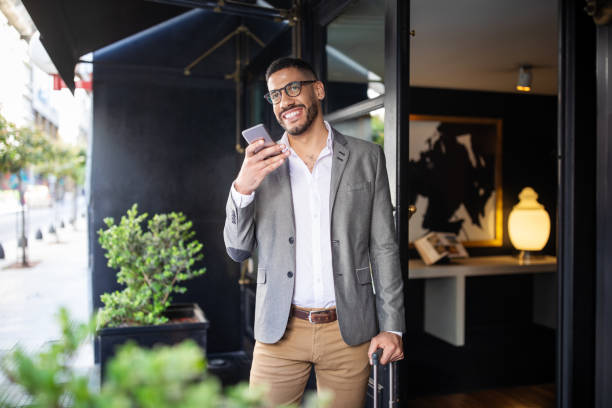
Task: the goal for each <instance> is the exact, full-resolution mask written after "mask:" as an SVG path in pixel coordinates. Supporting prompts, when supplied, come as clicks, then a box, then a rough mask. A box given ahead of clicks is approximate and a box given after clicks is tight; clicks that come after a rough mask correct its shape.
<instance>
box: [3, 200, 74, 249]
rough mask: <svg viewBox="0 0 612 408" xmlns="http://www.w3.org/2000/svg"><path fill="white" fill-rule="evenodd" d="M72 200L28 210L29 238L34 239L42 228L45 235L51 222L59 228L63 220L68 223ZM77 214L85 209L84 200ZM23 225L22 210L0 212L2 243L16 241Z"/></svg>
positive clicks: (27, 231)
mask: <svg viewBox="0 0 612 408" xmlns="http://www.w3.org/2000/svg"><path fill="white" fill-rule="evenodd" d="M72 206H73V203H72V200H64V202H63V203H61V202H59V203H55V205H54V206H53V207H44V208H33V209H31V210H26V233H27V236H28V239H29V240H31V239H34V237H35V234H36V231H37V230H38V229H39V228H40V230H41V231H42V233H43V235H46V234H48V233H49V227H50V226H51V224H53V225H55V227H56V228H59V226H60V223H61V221H64V224H66V225H68V222H69V221H70V219H71V218H72V214H73V209H72ZM78 207H79V208H78V211H77V216H80V215H81V213H82V212H83V211H84V206H83V201H82V200H80V201H79V206H78ZM20 226H21V212H10V213H0V243H1V244H2V245H6V244H7V243H8V242H16V241H17V238H18V236H17V235H18V231H19V230H20Z"/></svg>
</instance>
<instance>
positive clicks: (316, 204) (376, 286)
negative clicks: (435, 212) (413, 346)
mask: <svg viewBox="0 0 612 408" xmlns="http://www.w3.org/2000/svg"><path fill="white" fill-rule="evenodd" d="M266 80H267V84H268V90H269V92H268V94H266V99H267V100H268V102H270V103H271V104H272V106H273V109H274V114H275V116H276V119H277V120H278V123H280V125H281V126H282V127H283V128H284V129H285V130H286V132H285V134H284V135H283V137H282V138H281V140H280V142H279V143H277V145H276V146H270V147H266V148H262V146H263V141H259V142H255V143H252V144H251V145H249V146H248V147H247V149H246V155H245V159H244V162H243V164H242V168H241V169H240V173H239V174H238V177H237V178H236V179H235V181H234V183H233V185H232V187H231V192H230V197H229V199H228V202H227V219H226V222H225V228H224V239H225V245H226V247H227V251H228V253H229V255H230V257H232V259H234V260H235V261H239V262H240V261H244V260H245V259H247V258H248V257H249V256H251V253H252V251H253V250H254V249H255V247H257V249H258V260H259V265H258V269H257V297H256V304H255V339H256V344H255V349H254V351H253V364H252V367H251V377H250V383H251V385H252V386H253V385H260V384H265V385H266V386H267V388H268V394H267V398H268V402H269V403H271V404H275V405H276V404H288V403H296V402H299V401H300V399H301V397H302V394H303V392H304V387H305V385H306V382H307V380H308V376H309V373H310V368H311V365H314V367H315V372H316V376H317V386H318V388H319V389H328V390H331V391H333V393H334V403H333V406H334V407H351V408H354V407H360V406H363V403H364V400H365V393H366V389H367V381H368V376H369V364H368V361H369V360H370V361H371V355H372V353H373V352H374V351H376V349H378V348H382V349H383V354H382V357H381V363H382V364H386V363H387V362H389V361H396V360H399V359H402V358H403V349H402V339H401V335H402V333H401V332H402V331H404V304H403V285H402V277H401V272H400V263H399V254H398V247H397V243H396V241H395V230H394V224H393V217H392V206H391V200H390V193H389V183H388V180H387V172H386V168H385V159H384V155H383V152H382V149H381V148H380V147H379V146H377V145H374V144H372V143H369V142H365V141H362V140H359V139H355V138H351V137H348V136H344V135H342V134H340V133H339V132H338V131H336V130H334V129H332V128H331V127H330V126H329V124H328V123H326V122H325V121H324V120H323V115H322V112H321V100H323V98H324V97H325V89H324V86H323V83H322V82H321V81H319V80H318V79H317V77H316V74H315V73H314V71H313V69H312V67H311V66H310V65H309V64H308V63H306V62H304V61H302V60H300V59H295V58H281V59H278V60H276V61H274V62H273V63H272V64H271V65H270V66H269V67H268V70H267V71H266Z"/></svg>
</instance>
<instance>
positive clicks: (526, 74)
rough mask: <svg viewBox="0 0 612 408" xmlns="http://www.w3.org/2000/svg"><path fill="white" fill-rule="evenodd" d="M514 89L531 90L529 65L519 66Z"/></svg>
mask: <svg viewBox="0 0 612 408" xmlns="http://www.w3.org/2000/svg"><path fill="white" fill-rule="evenodd" d="M516 90H517V91H521V92H529V91H531V65H521V66H520V68H519V75H518V81H517V83H516Z"/></svg>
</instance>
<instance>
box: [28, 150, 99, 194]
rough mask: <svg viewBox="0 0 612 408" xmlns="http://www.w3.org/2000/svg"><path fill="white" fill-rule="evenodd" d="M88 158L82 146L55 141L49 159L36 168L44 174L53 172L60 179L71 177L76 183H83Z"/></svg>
mask: <svg viewBox="0 0 612 408" xmlns="http://www.w3.org/2000/svg"><path fill="white" fill-rule="evenodd" d="M86 158H87V154H86V152H85V150H84V149H82V148H78V147H73V146H67V145H64V144H61V143H54V144H51V146H50V148H49V154H48V160H46V161H45V162H43V163H40V164H39V165H38V166H36V170H37V172H38V173H40V174H43V175H49V174H53V175H54V176H56V177H57V178H58V179H70V180H72V182H73V183H74V184H76V185H83V184H84V183H85V161H86Z"/></svg>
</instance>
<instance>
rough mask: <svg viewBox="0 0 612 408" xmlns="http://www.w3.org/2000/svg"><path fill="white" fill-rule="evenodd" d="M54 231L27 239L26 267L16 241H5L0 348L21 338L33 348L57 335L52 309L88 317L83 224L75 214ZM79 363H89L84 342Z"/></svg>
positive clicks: (0, 284)
mask: <svg viewBox="0 0 612 408" xmlns="http://www.w3.org/2000/svg"><path fill="white" fill-rule="evenodd" d="M58 236H59V242H57V238H56V236H55V234H49V233H48V232H46V231H43V238H44V239H43V240H42V241H38V240H35V239H34V237H33V236H31V237H30V238H29V242H28V244H29V248H28V257H29V261H30V262H31V263H32V264H34V266H32V267H30V268H21V267H15V263H19V262H20V261H19V255H18V252H17V251H18V248H17V245H16V242H15V241H12V242H5V243H3V246H4V250H5V252H6V257H5V259H2V260H0V321H1V322H2V324H1V325H0V353H2V352H3V351H7V350H10V349H11V348H13V347H14V346H15V344H16V343H19V344H20V345H22V346H23V347H24V348H26V349H27V350H36V349H38V348H40V347H41V346H42V345H43V344H45V343H47V342H49V341H52V340H56V339H57V338H58V337H59V328H58V324H57V322H56V319H55V314H56V313H57V311H58V310H59V308H60V307H61V306H64V307H66V308H67V309H68V310H69V312H70V315H71V317H72V319H74V320H76V321H80V322H84V321H86V320H87V319H88V318H89V316H90V315H91V307H90V303H91V302H90V278H89V273H88V265H87V258H88V255H87V225H86V221H85V219H84V218H81V217H79V219H78V221H77V229H76V230H75V229H74V228H73V227H72V226H71V225H67V226H66V228H58ZM78 360H79V361H78V363H77V365H79V366H91V365H93V350H91V346H90V345H89V346H86V347H85V348H84V350H82V353H81V357H80V358H79V359H78Z"/></svg>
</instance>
